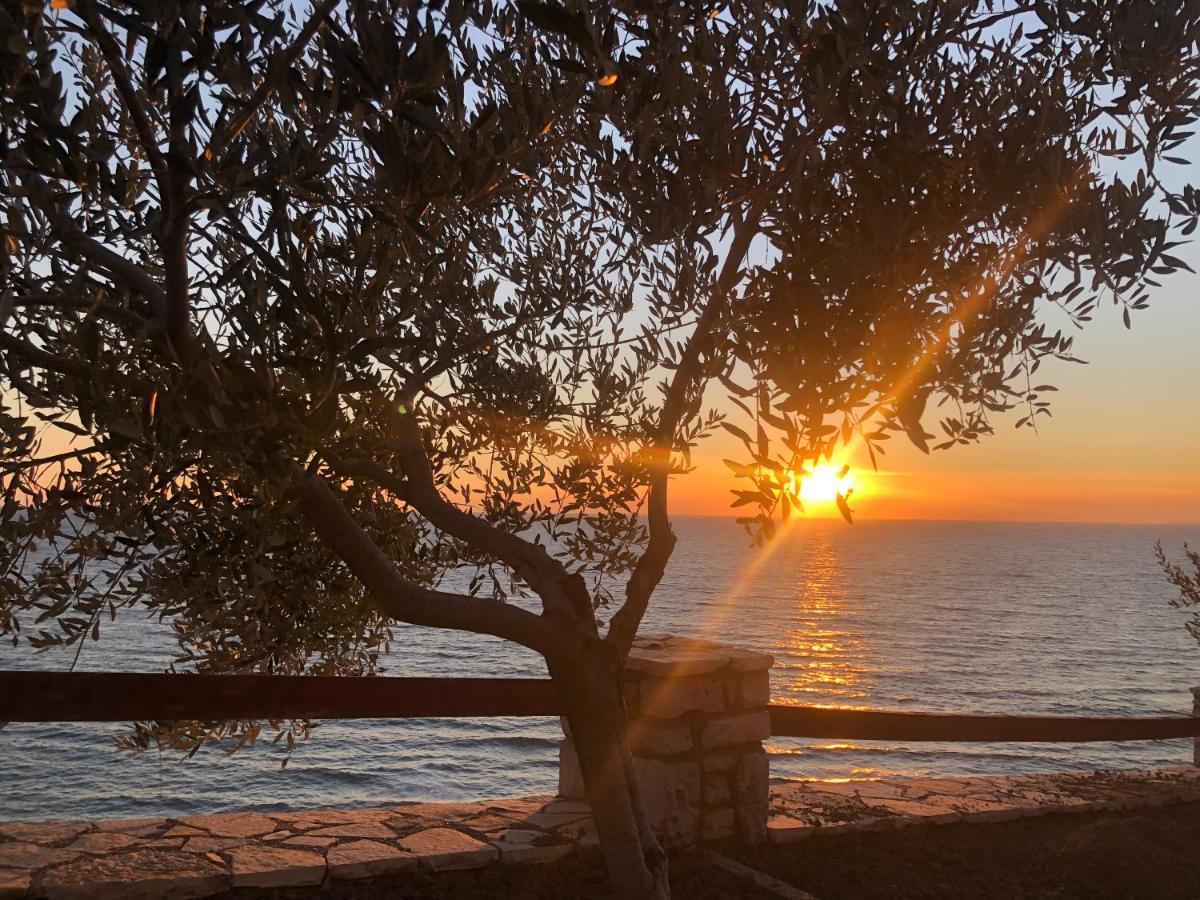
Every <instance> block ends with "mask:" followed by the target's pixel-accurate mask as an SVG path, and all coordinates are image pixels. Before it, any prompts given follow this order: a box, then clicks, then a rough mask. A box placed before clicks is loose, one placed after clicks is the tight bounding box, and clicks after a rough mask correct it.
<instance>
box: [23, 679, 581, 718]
mask: <svg viewBox="0 0 1200 900" xmlns="http://www.w3.org/2000/svg"><path fill="white" fill-rule="evenodd" d="M558 711H559V700H558V693H557V691H556V690H555V688H554V685H553V684H552V683H551V682H550V681H549V680H548V679H545V678H386V677H379V678H353V677H344V676H320V675H160V674H152V673H146V674H142V673H124V672H122V673H109V672H0V722H137V721H153V720H180V719H200V720H206V721H207V720H220V719H230V720H232V719H419V718H438V717H471V718H475V717H481V718H482V717H494V716H556V715H558Z"/></svg>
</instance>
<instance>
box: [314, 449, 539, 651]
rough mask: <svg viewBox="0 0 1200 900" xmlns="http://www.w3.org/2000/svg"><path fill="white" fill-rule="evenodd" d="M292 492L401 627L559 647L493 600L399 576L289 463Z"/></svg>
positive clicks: (326, 491) (331, 496)
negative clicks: (450, 591)
mask: <svg viewBox="0 0 1200 900" xmlns="http://www.w3.org/2000/svg"><path fill="white" fill-rule="evenodd" d="M291 468H292V470H293V473H292V474H293V476H294V482H293V486H292V492H293V494H294V496H295V497H296V499H297V500H298V501H299V508H300V512H301V513H302V514H303V515H304V517H305V518H306V519H308V521H309V524H310V525H312V527H313V530H314V531H315V532H316V533H317V535H318V537H320V538H321V539H322V540H323V541H324V542H325V543H326V544H327V545H328V546H329V547H330V548H331V549H332V550H333V552H334V553H336V554H337V555H338V557H340V558H341V560H342V561H343V562H344V563H345V564H346V566H347V567H348V568H349V569H350V571H351V572H353V573H354V576H355V577H356V578H357V579H358V580H359V581H360V582H362V584H363V586H364V587H365V588H366V589H367V591H368V592H369V593H370V595H371V597H372V599H374V601H375V603H376V604H377V606H378V607H379V609H380V610H381V611H382V612H383V613H385V614H386V615H388V616H390V617H391V618H393V619H396V620H398V621H401V622H408V623H410V624H412V625H429V626H432V627H435V628H454V629H457V630H459V631H471V632H475V633H476V634H491V635H495V636H496V637H500V638H504V639H506V640H510V641H515V642H516V643H518V644H521V645H523V646H525V647H529V648H530V649H532V650H536V651H537V652H539V653H541V654H543V655H548V654H551V653H553V652H554V649H555V645H556V644H557V642H558V633H557V629H555V628H554V626H553V625H552V623H551V622H549V621H548V620H547V619H544V618H543V617H541V616H538V615H536V614H534V613H531V612H529V611H528V610H524V609H521V608H520V607H517V606H510V605H508V604H506V603H500V602H497V601H493V600H484V599H481V598H479V597H469V596H466V595H463V594H451V593H446V592H444V591H436V590H432V589H430V588H426V587H422V586H421V585H419V584H416V583H414V582H411V581H409V580H408V579H407V578H405V577H404V576H402V575H401V574H400V573H399V572H398V571H396V567H395V566H394V565H393V564H392V562H391V560H389V559H388V558H387V557H386V556H385V555H384V554H383V551H381V550H380V549H379V547H378V545H376V544H375V542H374V541H373V540H371V538H370V536H369V535H368V534H367V533H366V532H364V531H363V530H362V528H361V527H359V525H358V523H357V522H356V521H355V520H354V517H353V516H351V515H350V512H349V510H347V509H346V507H345V505H344V504H343V503H342V501H341V499H340V498H339V497H338V496H337V495H336V494H335V493H334V492H333V489H332V488H331V487H330V486H329V484H328V483H327V482H326V481H325V479H324V478H322V477H321V476H319V475H315V474H310V473H308V472H306V471H304V469H302V468H301V467H300V466H299V465H297V464H295V463H292V464H291Z"/></svg>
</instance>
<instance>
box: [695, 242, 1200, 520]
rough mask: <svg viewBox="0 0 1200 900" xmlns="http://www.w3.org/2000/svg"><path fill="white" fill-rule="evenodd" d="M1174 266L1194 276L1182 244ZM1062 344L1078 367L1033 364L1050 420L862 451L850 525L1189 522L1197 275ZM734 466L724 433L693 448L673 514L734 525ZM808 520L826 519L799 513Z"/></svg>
mask: <svg viewBox="0 0 1200 900" xmlns="http://www.w3.org/2000/svg"><path fill="white" fill-rule="evenodd" d="M1180 255H1181V256H1182V257H1183V258H1184V259H1186V260H1187V261H1188V262H1189V264H1190V265H1191V266H1192V267H1193V268H1194V269H1196V270H1197V271H1200V252H1198V250H1197V248H1196V246H1195V245H1192V246H1189V247H1186V248H1184V252H1183V253H1181V254H1180ZM1051 321H1052V320H1051ZM1055 324H1059V323H1057V322H1056V323H1055ZM1063 324H1064V327H1066V328H1070V326H1069V325H1066V324H1065V318H1064V323H1063ZM1074 333H1075V334H1076V335H1077V337H1076V344H1075V349H1076V353H1077V355H1078V356H1080V357H1081V358H1083V359H1086V360H1088V365H1083V366H1081V365H1072V364H1069V363H1054V362H1049V363H1047V364H1045V365H1044V366H1043V368H1042V372H1043V373H1044V374H1045V376H1046V378H1045V380H1046V381H1047V382H1049V383H1051V384H1054V385H1055V386H1056V387H1058V389H1059V390H1058V393H1057V394H1054V395H1051V400H1052V402H1053V407H1052V411H1053V417H1052V418H1046V417H1042V418H1041V420H1040V422H1039V425H1038V429H1039V430H1038V433H1037V434H1035V433H1034V432H1033V431H1031V430H1029V429H1027V428H1023V429H1020V430H1017V429H1015V428H1014V427H1013V426H1014V424H1015V422H1016V420H1017V418H1018V417H1019V415H1020V413H1013V414H1010V415H1008V416H1005V417H1000V418H999V419H998V420H997V421H996V423H995V425H996V434H995V435H994V436H992V437H990V438H986V439H984V440H983V442H981V443H980V444H978V445H973V446H966V447H961V446H960V447H955V448H953V449H951V450H946V451H938V452H934V453H933V454H931V455H930V456H925V455H924V454H922V453H921V452H920V451H919V450H917V449H916V448H915V447H913V446H912V445H911V444H909V443H908V441H907V440H906V439H905V438H903V437H902V436H901V437H893V438H892V440H890V441H889V442H888V445H889V446H888V448H887V451H888V452H887V455H886V456H884V457H882V458H881V459H880V471H879V472H878V473H873V472H871V471H870V461H869V460H868V459H867V458H866V454H865V453H863V454H862V455H861V458H857V457H855V458H852V459H850V460H849V461H850V462H851V463H852V465H854V466H855V468H856V470H857V471H856V473H855V475H854V477H855V479H856V481H857V483H858V488H857V490H856V492H855V494H854V496H853V497H852V498H851V504H850V505H851V506H852V507H853V508H854V510H855V514H856V516H857V517H859V518H861V519H995V520H1035V521H1081V522H1200V275H1191V274H1189V273H1186V272H1181V273H1179V274H1178V275H1177V276H1176V277H1174V278H1172V279H1169V280H1167V281H1165V283H1164V285H1163V287H1162V288H1160V289H1158V290H1157V291H1155V292H1154V293H1152V295H1151V304H1150V308H1149V309H1147V310H1143V311H1142V312H1141V313H1139V314H1137V315H1135V317H1134V319H1133V328H1132V330H1130V331H1126V330H1125V328H1124V326H1123V325H1122V324H1121V315H1120V310H1119V309H1118V308H1117V307H1114V306H1113V305H1111V303H1109V304H1107V305H1102V306H1101V307H1100V308H1099V309H1098V310H1097V312H1096V315H1095V319H1094V321H1093V322H1092V323H1091V324H1090V326H1088V327H1087V328H1086V329H1085V330H1083V331H1080V332H1074ZM937 418H938V416H937V410H936V409H935V408H933V407H932V406H931V407H930V409H929V410H928V411H927V413H926V421H925V426H926V430H928V431H934V430H935V429H936V427H937V426H936V420H937ZM743 455H744V453H743V452H742V448H741V445H740V443H739V442H738V441H737V439H736V438H734V437H732V436H731V435H728V434H726V433H724V432H722V433H721V434H719V435H716V436H715V437H714V438H713V439H712V440H710V441H709V442H707V443H705V444H704V445H702V446H701V448H700V451H699V453H697V454H696V456H695V459H694V461H695V463H696V465H697V469H696V471H695V472H693V473H691V474H690V475H688V476H685V477H682V478H679V479H676V480H675V482H674V485H673V495H672V508H673V510H674V511H675V512H676V513H677V514H699V515H733V514H735V511H734V510H731V509H730V508H729V503H730V500H731V499H732V498H731V495H730V494H729V493H728V489H730V488H733V487H735V486H740V487H744V486H745V485H744V484H735V479H734V478H733V476H732V475H731V473H730V472H729V470H728V469H727V468H726V467H725V466H724V464H723V463H722V462H721V459H722V458H723V457H734V458H740V457H741V456H743ZM808 514H809V515H814V516H836V515H837V510H836V508H835V507H834V506H833V504H832V503H823V504H815V505H814V504H810V505H809V508H808Z"/></svg>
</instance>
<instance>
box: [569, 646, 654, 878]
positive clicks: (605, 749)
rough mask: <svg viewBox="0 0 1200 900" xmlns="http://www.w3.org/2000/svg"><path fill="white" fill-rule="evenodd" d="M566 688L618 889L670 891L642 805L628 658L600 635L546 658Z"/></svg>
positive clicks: (602, 844)
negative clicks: (627, 694) (625, 687)
mask: <svg viewBox="0 0 1200 900" xmlns="http://www.w3.org/2000/svg"><path fill="white" fill-rule="evenodd" d="M547 662H548V664H549V668H550V676H551V678H552V679H553V681H554V684H555V685H556V686H557V687H558V690H559V692H560V693H561V695H562V698H563V703H564V706H565V708H566V711H567V721H568V723H569V725H570V729H571V739H572V741H573V742H574V744H575V750H576V753H577V754H578V756H579V765H580V768H581V770H582V771H583V779H584V784H585V788H586V791H587V799H588V803H589V805H590V806H591V808H592V819H593V821H594V822H595V825H596V833H597V836H598V837H599V839H600V849H601V852H602V853H603V855H604V863H605V866H606V867H607V869H608V875H609V879H610V881H611V883H612V887H613V891H614V896H617V897H622V898H625V897H629V898H642V897H646V898H656V900H666V898H669V897H670V896H671V886H670V881H669V879H668V869H667V855H666V853H665V852H664V851H663V849H662V846H661V845H660V844H659V842H658V839H657V838H656V837H655V835H654V833H653V831H652V830H651V829H650V827H649V824H648V822H647V820H646V816H645V811H644V809H643V807H642V804H641V801H640V797H639V788H638V783H637V775H636V773H635V772H634V768H633V754H632V752H631V750H630V745H629V730H628V721H627V719H626V716H625V707H624V701H623V696H622V690H621V671H622V668H623V664H624V658H623V656H622V654H620V653H619V652H618V650H617V649H616V648H615V647H614V646H613V645H612V644H610V643H608V642H607V641H603V640H600V639H599V638H596V639H593V640H589V641H586V642H584V643H583V645H582V646H580V647H579V648H578V649H577V650H576V651H575V652H573V653H571V654H570V655H569V656H566V657H549V658H548V659H547Z"/></svg>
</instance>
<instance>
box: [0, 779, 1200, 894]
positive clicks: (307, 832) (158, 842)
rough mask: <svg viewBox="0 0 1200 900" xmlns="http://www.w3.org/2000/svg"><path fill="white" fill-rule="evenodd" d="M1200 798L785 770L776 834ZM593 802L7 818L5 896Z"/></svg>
mask: <svg viewBox="0 0 1200 900" xmlns="http://www.w3.org/2000/svg"><path fill="white" fill-rule="evenodd" d="M1197 801H1200V768H1196V767H1192V766H1188V767H1181V768H1177V769H1163V770H1158V771H1145V772H1141V771H1139V772H1132V771H1125V772H1096V773H1089V774H1066V775H1063V774H1055V775H1010V776H988V777H978V778H894V779H883V780H874V781H847V782H840V783H832V782H821V781H780V780H777V781H775V782H773V783H772V785H771V798H770V818H769V822H768V828H767V834H768V839H769V840H771V841H774V842H778V843H786V842H789V841H798V840H803V839H805V838H808V837H811V836H812V835H814V834H821V833H826V834H830V833H840V832H847V831H867V830H883V829H889V828H906V827H909V826H913V825H934V824H943V823H949V822H1000V821H1004V820H1006V819H1015V818H1018V817H1021V816H1038V815H1046V814H1051V813H1069V812H1084V811H1098V810H1124V809H1139V808H1145V807H1150V806H1161V805H1166V804H1171V803H1186V802H1197ZM595 841H596V837H595V828H594V827H593V825H592V822H591V815H590V812H589V810H588V808H587V806H586V804H583V803H580V802H579V801H576V800H562V799H557V798H554V797H517V798H512V799H506V800H486V801H482V802H479V803H414V804H400V805H396V806H387V807H378V808H373V809H356V810H304V811H299V812H279V813H258V812H243V813H224V814H221V813H219V814H214V815H198V816H183V817H179V818H167V819H147V818H141V819H116V820H106V821H101V822H83V821H71V822H32V823H6V822H0V900H3V898H25V897H38V898H40V897H45V898H64V900H67V898H72V900H84V898H87V900H106V898H122V900H124V898H144V900H152V898H168V897H169V898H192V897H209V896H212V895H214V894H219V893H222V892H224V891H227V890H229V889H231V888H236V887H243V886H245V887H251V886H257V887H283V886H304V885H311V886H313V887H314V888H315V887H317V886H319V885H321V884H329V883H331V882H334V881H343V880H354V879H362V878H372V877H376V876H380V875H388V874H392V873H396V872H404V871H406V870H415V869H424V870H426V871H430V872H437V871H448V870H455V869H476V868H482V867H483V866H489V865H505V864H510V863H545V862H551V861H553V860H556V859H559V858H561V857H562V856H563V855H565V854H567V853H570V852H571V851H572V850H573V849H575V848H577V847H581V846H587V845H590V844H594V843H595Z"/></svg>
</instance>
